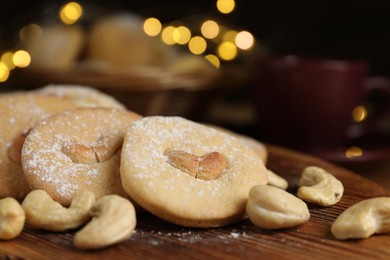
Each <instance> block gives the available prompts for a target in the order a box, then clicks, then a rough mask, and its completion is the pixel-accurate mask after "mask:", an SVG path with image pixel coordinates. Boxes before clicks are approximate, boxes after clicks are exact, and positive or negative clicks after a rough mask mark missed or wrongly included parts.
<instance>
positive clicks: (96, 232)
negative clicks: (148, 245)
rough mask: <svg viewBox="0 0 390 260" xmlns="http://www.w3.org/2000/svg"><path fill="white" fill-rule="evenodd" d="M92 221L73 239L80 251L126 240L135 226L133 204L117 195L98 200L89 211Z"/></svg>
mask: <svg viewBox="0 0 390 260" xmlns="http://www.w3.org/2000/svg"><path fill="white" fill-rule="evenodd" d="M89 213H90V215H91V216H93V218H92V220H91V221H90V222H89V223H88V224H87V225H86V226H85V227H84V228H83V229H81V230H80V231H78V232H77V233H76V235H75V237H74V240H73V243H74V245H75V246H76V247H78V248H82V249H98V248H102V247H106V246H109V245H112V244H115V243H119V242H122V241H124V240H126V239H128V238H129V237H130V236H131V234H132V232H133V230H134V228H135V225H136V215H135V210H134V206H133V204H131V202H130V201H129V200H128V199H125V198H123V197H120V196H118V195H106V196H103V197H101V198H99V199H98V200H97V201H96V202H95V204H94V205H93V206H92V208H91V210H90V212H89Z"/></svg>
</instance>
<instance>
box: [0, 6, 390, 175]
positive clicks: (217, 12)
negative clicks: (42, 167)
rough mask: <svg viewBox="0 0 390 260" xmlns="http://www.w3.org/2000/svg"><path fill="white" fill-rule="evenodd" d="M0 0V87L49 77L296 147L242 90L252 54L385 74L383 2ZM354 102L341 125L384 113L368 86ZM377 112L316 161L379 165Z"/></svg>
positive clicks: (381, 141) (383, 130)
mask: <svg viewBox="0 0 390 260" xmlns="http://www.w3.org/2000/svg"><path fill="white" fill-rule="evenodd" d="M1 5H2V6H1V8H0V19H1V21H0V56H1V62H0V91H1V92H4V91H13V90H19V89H34V88H37V87H40V86H43V85H46V84H52V83H54V84H79V85H88V86H92V87H96V88H98V89H100V90H102V91H104V92H107V93H109V94H112V95H113V96H114V97H116V98H117V99H118V100H119V101H121V102H123V103H124V104H126V105H127V106H128V108H129V109H132V110H134V111H136V112H138V113H141V114H143V115H155V114H160V115H180V116H185V117H187V118H190V119H193V120H197V121H201V122H205V123H209V124H215V125H220V126H223V127H226V128H229V129H231V130H234V131H236V132H239V133H242V134H245V135H248V136H251V137H254V138H256V139H258V140H261V141H264V142H270V143H275V144H278V145H283V146H291V148H295V149H300V148H299V147H294V146H293V145H290V144H288V143H283V142H282V143H279V142H278V138H275V137H273V138H270V137H269V136H267V135H266V134H265V133H263V131H262V127H261V123H264V122H259V121H260V120H261V119H260V118H259V113H264V111H258V110H257V108H256V106H255V105H256V102H258V100H257V99H256V97H255V94H254V93H256V92H254V90H253V89H254V88H256V86H254V85H255V84H253V74H256V71H255V68H254V65H253V64H254V61H255V60H257V59H261V58H262V57H266V56H269V55H291V54H293V55H298V56H305V57H316V58H321V59H331V60H346V61H364V62H366V63H367V64H369V67H368V71H367V76H380V77H384V78H385V79H386V78H387V77H390V64H389V60H390V47H389V46H390V28H389V25H390V21H389V20H390V16H389V15H388V14H389V13H390V5H389V4H388V1H385V0H383V1H381V0H371V1H349V0H347V1H337V0H328V1H309V0H296V1H287V0H277V1H274V0H261V1H256V2H254V1H249V0H241V1H239V0H236V1H234V0H209V1H194V0H188V1H168V0H166V1H157V0H153V1H152V0H146V1H130V0H128V1H120V0H114V1H102V0H95V1H81V0H80V1H75V2H72V1H38V0H30V1H20V0H14V1H3V2H2V4H1ZM386 84H387V83H386ZM286 95H288V94H286ZM363 103H364V104H366V107H363V110H359V111H363V112H360V117H359V118H360V119H354V118H353V116H352V111H351V123H355V124H357V123H364V122H363V121H364V120H365V118H370V117H369V116H368V117H367V115H366V116H363V117H362V116H361V115H362V113H363V114H364V113H369V115H370V113H374V112H375V113H376V112H377V111H378V110H386V109H387V108H388V107H389V105H388V103H389V97H388V92H386V91H383V92H381V91H380V92H375V93H373V94H372V95H371V96H370V100H369V101H365V102H363ZM357 105H359V104H357ZM281 106H282V104H281ZM372 111H374V112H372ZM265 112H266V113H272V111H265ZM381 113H382V114H384V115H382V121H381V123H380V126H379V127H377V128H376V131H375V132H372V133H370V135H367V136H364V137H359V138H358V139H353V140H347V141H346V142H344V143H342V144H340V147H337V149H335V150H334V151H332V152H333V154H332V155H329V154H326V155H325V154H322V156H323V157H324V159H328V160H331V161H334V162H336V163H340V164H344V165H347V166H354V165H359V167H361V164H356V163H358V162H372V161H378V160H382V161H383V160H385V161H388V160H390V137H389V136H390V122H389V118H390V114H389V113H388V112H383V111H381ZM351 149H352V150H351ZM302 151H304V152H307V151H305V150H304V149H302Z"/></svg>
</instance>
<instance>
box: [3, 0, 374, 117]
mask: <svg viewBox="0 0 390 260" xmlns="http://www.w3.org/2000/svg"><path fill="white" fill-rule="evenodd" d="M235 5H236V3H235V1H234V0H217V1H216V7H217V10H218V11H219V12H221V13H223V14H229V13H231V12H233V11H234V9H235ZM83 12H84V10H83V7H82V6H81V5H80V4H79V3H77V2H68V3H66V4H65V5H63V6H62V7H61V8H60V9H59V10H58V17H59V19H60V20H61V22H62V23H64V24H66V25H71V24H74V23H76V22H77V21H78V20H79V19H80V18H81V17H82V15H83ZM143 30H144V32H145V34H146V35H148V36H150V37H155V36H158V35H160V36H161V39H162V41H163V42H164V43H165V44H167V45H175V44H179V45H185V44H188V49H189V51H190V52H191V53H193V54H195V55H200V54H203V53H204V52H205V51H206V49H208V42H207V40H210V41H212V43H213V44H212V45H211V46H215V45H216V46H217V47H216V48H215V54H207V55H205V56H204V57H205V59H206V60H208V61H209V62H210V63H211V64H212V65H213V66H215V67H216V68H220V66H221V61H220V59H222V60H224V61H232V60H234V59H235V58H236V57H237V55H238V49H239V50H244V51H245V50H249V49H251V48H252V47H253V46H254V44H255V39H254V37H253V35H252V34H251V33H250V32H248V31H241V32H238V31H236V30H232V29H230V28H227V26H226V25H223V24H220V23H218V22H216V21H214V20H210V19H208V20H206V21H204V22H203V23H201V25H200V33H201V36H195V37H192V32H191V29H190V28H189V27H187V26H185V25H181V26H178V27H175V26H166V27H165V28H163V25H162V23H161V21H160V20H159V19H158V18H155V17H149V18H147V19H145V20H144V24H143ZM222 32H224V33H223V34H222ZM42 34H43V29H42V27H41V26H40V25H38V24H35V23H30V24H27V25H25V26H24V27H22V28H21V29H20V31H19V39H20V42H21V43H23V44H28V42H29V41H30V40H31V39H34V38H36V37H41V36H42ZM191 37H192V38H191ZM213 48H214V47H213ZM0 54H1V53H0ZM30 63H31V56H30V54H29V53H28V52H27V51H25V50H19V51H16V52H13V51H6V52H4V53H3V54H2V55H1V60H0V82H5V81H6V80H7V79H8V78H9V75H10V72H11V70H13V69H15V67H18V68H25V67H28V66H29V65H30ZM364 109H365V108H364V107H356V108H355V109H354V112H353V118H354V120H355V121H356V122H360V121H363V120H364V119H365V118H366V116H367V110H364Z"/></svg>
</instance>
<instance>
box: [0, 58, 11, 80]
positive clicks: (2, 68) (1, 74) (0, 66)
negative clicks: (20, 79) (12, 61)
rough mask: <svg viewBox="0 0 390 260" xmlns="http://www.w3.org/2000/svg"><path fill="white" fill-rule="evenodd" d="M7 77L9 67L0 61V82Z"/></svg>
mask: <svg viewBox="0 0 390 260" xmlns="http://www.w3.org/2000/svg"><path fill="white" fill-rule="evenodd" d="M8 77H9V69H8V67H7V66H6V65H5V64H4V63H3V62H1V61H0V82H5V81H7V79H8Z"/></svg>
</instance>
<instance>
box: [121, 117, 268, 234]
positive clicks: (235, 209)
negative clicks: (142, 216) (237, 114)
mask: <svg viewBox="0 0 390 260" xmlns="http://www.w3.org/2000/svg"><path fill="white" fill-rule="evenodd" d="M120 173H121V178H122V185H123V188H124V189H125V191H126V192H127V193H128V194H129V195H130V197H132V198H133V199H134V200H135V201H136V202H137V203H138V204H139V205H141V206H142V207H143V208H144V209H146V210H148V211H149V212H151V213H153V214H154V215H156V216H158V217H160V218H162V219H164V220H166V221H169V222H172V223H174V224H177V225H182V226H188V227H202V228H205V227H218V226H223V225H227V224H230V223H232V222H236V221H238V220H241V219H243V218H245V205H246V202H247V199H248V193H249V190H250V188H252V187H253V186H254V185H257V184H267V181H268V180H267V173H266V168H265V166H264V164H263V162H262V161H261V160H259V158H258V156H257V155H256V154H255V152H254V151H253V150H252V149H250V148H249V147H247V146H245V145H242V144H241V143H240V142H239V141H238V140H237V139H236V138H234V137H232V136H231V135H228V134H226V133H224V132H222V131H218V130H216V129H214V128H211V127H207V126H205V125H202V124H198V123H195V122H193V121H190V120H187V119H184V118H181V117H162V116H151V117H145V118H143V119H142V120H139V121H137V122H135V123H134V124H132V125H131V126H130V127H129V129H128V130H127V132H126V134H125V137H124V143H123V147H122V157H121V167H120Z"/></svg>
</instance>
